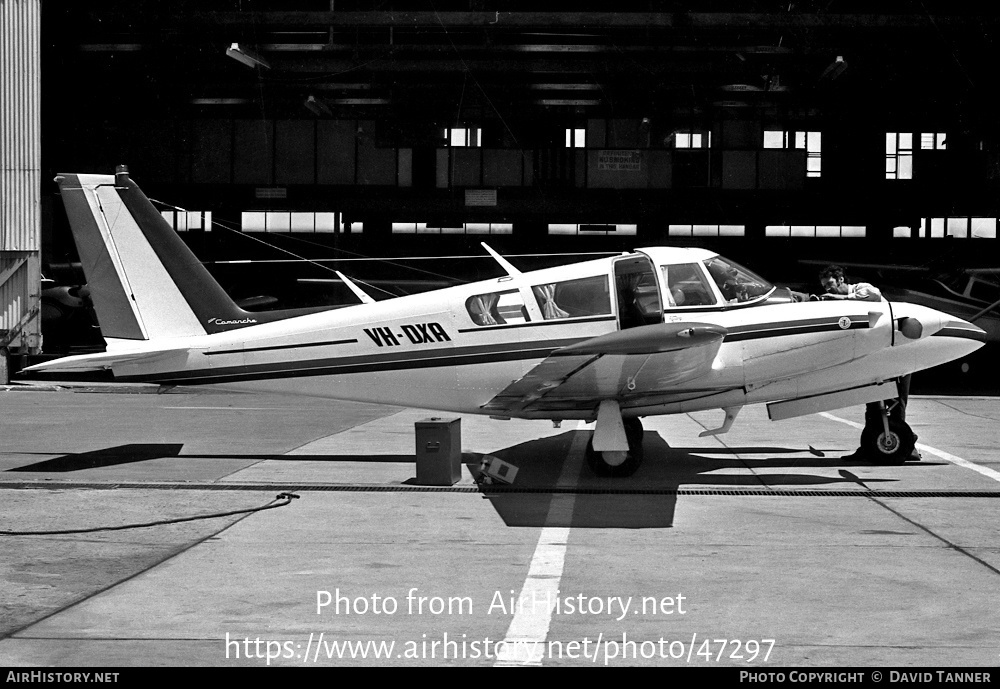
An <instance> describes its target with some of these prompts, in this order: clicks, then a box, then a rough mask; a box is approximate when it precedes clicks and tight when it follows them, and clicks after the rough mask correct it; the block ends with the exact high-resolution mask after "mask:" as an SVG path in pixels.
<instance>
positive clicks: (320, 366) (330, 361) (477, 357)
mask: <svg viewBox="0 0 1000 689" xmlns="http://www.w3.org/2000/svg"><path fill="white" fill-rule="evenodd" d="M800 322H804V323H810V322H815V321H814V320H810V321H800ZM852 327H857V328H867V327H868V320H867V318H866V319H865V320H864V322H863V323H861V322H858V323H853V322H852ZM826 330H840V327H839V325H837V322H836V321H834V322H827V323H826V324H825V325H813V326H809V327H804V328H803V327H795V326H794V325H792V326H787V325H783V326H782V327H780V328H771V329H766V330H753V331H746V332H743V333H737V334H736V335H735V336H733V335H728V336H727V337H726V341H727V342H737V341H743V340H751V339H764V338H769V337H777V336H781V335H799V334H806V333H812V332H823V331H826ZM586 339H589V338H585V337H579V338H568V339H560V340H538V341H535V342H524V343H521V342H518V343H500V344H490V345H470V346H467V347H442V348H438V349H436V350H431V351H427V350H416V351H410V352H386V353H384V354H381V353H380V354H371V355H362V356H351V357H340V358H325V359H315V360H307V361H281V362H268V363H262V364H250V365H243V366H228V367H225V368H215V369H198V370H192V371H179V372H167V373H163V374H150V375H139V376H120V377H119V378H120V379H121V380H132V381H157V382H169V383H186V384H189V385H194V384H205V383H222V382H228V381H247V380H266V379H269V378H279V377H280V378H285V377H307V376H324V375H345V374H350V373H365V372H371V371H400V370H407V369H422V368H434V367H445V366H466V365H470V364H481V363H491V362H499V361H518V360H525V359H544V358H545V357H547V356H550V355H551V354H552V353H553V352H554V351H556V350H557V349H560V348H562V347H565V346H568V345H571V344H575V343H577V342H582V341H584V340H586ZM243 351H247V352H251V351H257V350H232V353H233V354H239V353H241V352H243ZM221 353H222V352H215V354H221Z"/></svg>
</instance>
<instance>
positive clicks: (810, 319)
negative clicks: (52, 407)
mask: <svg viewBox="0 0 1000 689" xmlns="http://www.w3.org/2000/svg"><path fill="white" fill-rule="evenodd" d="M57 181H58V183H59V187H60V191H61V195H62V199H63V202H64V205H65V207H66V210H67V213H68V216H69V219H70V224H71V226H72V230H73V235H74V239H75V241H76V243H77V246H78V249H79V253H80V258H81V261H82V264H83V268H84V271H85V273H86V276H87V279H88V284H89V286H90V290H91V297H92V299H93V302H94V306H95V309H96V312H97V316H98V319H99V321H100V325H101V329H102V332H103V335H104V338H105V340H106V341H107V351H106V352H102V353H95V354H85V355H79V356H70V357H64V358H61V359H56V360H53V361H50V362H47V363H43V364H38V365H36V366H32V367H30V368H29V369H27V370H32V371H48V372H80V371H102V370H110V371H112V372H113V373H114V376H115V378H116V379H118V380H122V381H146V382H154V383H161V384H170V385H201V384H209V385H223V386H229V387H233V388H239V389H247V390H266V391H281V392H286V393H295V394H301V395H312V396H318V397H330V398H337V399H347V400H357V401H362V402H374V403H385V404H394V405H402V406H411V407H417V408H432V409H438V410H442V411H450V412H458V413H473V414H485V415H490V416H493V417H499V418H511V417H517V418H528V419H551V420H553V421H561V420H567V419H583V420H588V421H596V427H595V430H594V433H593V436H592V438H591V441H590V443H589V446H588V450H587V455H588V461H589V463H590V465H591V466H592V467H593V468H594V470H595V471H597V472H598V473H604V474H612V475H615V474H618V475H627V474H629V473H631V472H633V471H634V470H635V469H636V468H637V467H638V466H639V463H640V461H641V458H642V424H641V419H642V418H643V417H646V416H653V415H659V414H676V413H685V412H694V411H699V410H706V409H721V410H722V411H723V413H724V416H723V421H722V422H721V424H720V426H719V428H717V429H713V430H710V431H706V432H705V433H703V435H704V434H714V433H724V432H726V431H728V430H729V428H730V426H731V425H732V423H733V421H734V419H735V418H736V416H737V414H738V412H739V410H740V409H741V408H742V407H743V406H744V405H747V404H755V403H764V404H767V406H768V410H769V413H770V416H771V418H772V419H775V420H777V419H786V418H791V417H796V416H800V415H804V414H809V413H813V412H818V411H823V410H830V409H837V408H841V407H845V406H852V405H856V404H862V403H867V402H876V401H882V400H886V399H891V398H894V397H896V396H897V389H896V381H897V380H898V379H899V378H900V377H902V376H904V375H906V374H909V373H913V372H915V371H919V370H922V369H926V368H929V367H932V366H936V365H938V364H941V363H944V362H947V361H951V360H953V359H956V358H959V357H962V356H964V355H966V354H968V353H970V352H972V351H974V350H976V349H978V348H979V347H981V346H982V343H983V341H984V339H985V333H984V332H983V331H982V330H981V329H979V328H978V327H976V326H974V325H972V324H970V323H967V322H965V321H963V320H960V319H958V318H955V317H953V316H949V315H947V314H945V313H942V312H940V311H937V310H934V309H930V308H927V307H924V306H920V305H915V304H910V303H905V302H894V301H881V302H877V303H875V302H860V301H854V302H852V301H829V302H827V301H824V302H809V301H806V302H794V301H793V300H792V299H790V297H789V294H788V292H787V291H786V290H782V289H781V288H776V287H774V286H773V285H771V284H770V283H769V282H767V281H766V280H764V279H763V278H761V277H759V276H757V275H755V274H754V273H752V272H750V271H749V270H746V269H745V268H742V267H741V266H739V265H738V264H736V263H733V262H732V261H729V260H727V259H725V258H723V257H721V256H719V255H717V254H715V253H712V252H710V251H706V250H703V249H685V248H676V247H652V248H644V249H639V250H637V251H635V252H632V253H627V254H623V255H619V256H611V257H606V258H601V259H597V260H589V261H585V262H581V263H573V264H570V265H564V266H559V267H554V268H546V269H543V270H537V271H531V272H521V271H519V270H518V269H517V268H516V267H514V266H513V265H511V264H510V263H509V262H508V261H506V260H505V259H504V258H502V257H500V256H499V255H496V254H495V253H494V252H492V250H490V252H491V253H492V254H493V255H494V258H495V259H496V260H497V262H498V263H499V265H500V266H501V267H502V268H503V269H504V271H505V273H506V274H505V275H503V276H502V277H499V278H495V279H490V280H484V281H479V282H474V283H469V284H464V285H459V286H455V287H449V288H445V289H440V290H434V291H430V292H424V293H421V294H415V295H409V296H404V297H399V298H395V299H388V300H383V301H378V302H375V301H374V300H372V299H370V298H368V299H366V298H364V297H363V292H360V288H358V292H359V299H361V303H359V304H357V305H353V306H347V307H342V308H333V309H330V308H324V309H319V310H317V309H310V310H296V311H267V312H250V311H245V310H243V309H241V308H239V307H238V306H237V305H236V304H235V303H234V302H233V301H232V300H231V299H230V298H229V297H228V295H227V294H226V293H225V292H224V291H223V290H222V288H221V287H220V286H219V285H218V284H217V283H216V282H215V281H214V280H213V279H212V277H211V276H210V275H209V273H208V271H207V270H206V269H205V268H204V266H203V265H202V264H201V263H200V262H199V261H198V260H197V258H196V257H195V256H194V255H193V254H192V253H191V251H190V250H189V249H188V248H187V247H186V246H185V245H184V243H183V242H182V241H181V240H180V239H179V238H178V237H177V235H176V234H175V233H174V232H173V230H172V229H171V228H170V227H169V226H168V225H167V224H166V222H165V221H164V220H163V218H162V217H161V216H160V214H159V213H158V212H157V211H156V210H155V209H154V207H153V206H152V204H151V203H150V202H149V200H148V199H147V198H146V196H145V195H144V194H143V193H142V191H141V190H140V189H139V187H138V186H137V185H136V184H135V182H133V181H132V180H131V179H130V178H129V176H128V173H127V172H126V171H124V170H119V172H118V173H117V174H116V175H114V176H110V175H87V174H64V175H60V176H59V177H58V178H57ZM487 248H488V247H487ZM911 437H912V434H911V432H910V430H909V428H908V427H906V426H905V424H898V423H897V422H895V421H894V420H893V421H890V420H888V419H885V421H884V429H883V432H882V433H881V434H879V435H878V436H877V437H873V438H872V443H873V444H874V447H873V448H872V449H873V450H875V451H876V452H877V453H880V454H879V456H881V457H884V458H885V460H886V461H903V459H904V458H905V454H907V453H908V452H909V449H910V448H909V447H907V441H906V439H909V438H911ZM911 444H912V441H911Z"/></svg>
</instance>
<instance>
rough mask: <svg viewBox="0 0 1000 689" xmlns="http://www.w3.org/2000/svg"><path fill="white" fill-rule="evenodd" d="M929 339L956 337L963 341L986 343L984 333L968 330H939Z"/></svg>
mask: <svg viewBox="0 0 1000 689" xmlns="http://www.w3.org/2000/svg"><path fill="white" fill-rule="evenodd" d="M931 337H958V338H961V339H963V340H975V341H976V342H986V333H985V332H983V331H982V330H970V329H969V328H949V327H945V328H941V329H940V330H938V331H937V332H936V333H934V334H933V335H932V336H931Z"/></svg>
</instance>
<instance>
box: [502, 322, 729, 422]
mask: <svg viewBox="0 0 1000 689" xmlns="http://www.w3.org/2000/svg"><path fill="white" fill-rule="evenodd" d="M726 334H727V331H726V329H725V328H723V327H721V326H717V325H709V324H705V323H656V324H653V325H645V326H641V327H638V328H630V329H628V330H623V331H618V332H613V333H608V334H606V335H600V336H598V337H594V338H591V339H589V340H584V341H583V342H577V343H576V344H573V345H570V346H568V347H563V348H561V349H557V350H555V351H554V352H552V354H550V355H549V356H548V358H546V359H545V360H544V361H542V362H541V363H539V364H538V365H537V366H535V367H534V368H533V369H531V370H530V371H528V373H526V374H525V375H524V376H522V377H521V378H520V379H518V380H516V381H514V382H513V383H511V384H510V385H508V386H507V387H506V388H505V389H504V390H503V391H501V392H500V393H499V394H498V395H496V396H495V397H494V398H493V399H491V400H490V401H489V402H487V403H486V404H485V405H484V407H483V408H484V409H485V410H487V411H490V412H494V413H495V414H497V415H504V414H512V413H522V412H525V411H531V410H554V409H566V410H573V409H591V408H594V407H595V406H596V405H597V403H598V402H600V400H602V399H618V400H623V401H624V402H625V404H627V402H628V400H629V398H634V399H639V398H648V397H650V396H655V395H660V394H663V393H669V392H670V391H671V387H672V386H675V385H677V384H678V383H682V382H684V381H688V380H692V379H694V378H697V377H699V376H701V375H703V374H705V373H707V372H708V371H709V370H710V369H711V367H712V362H713V361H714V360H715V356H716V354H718V351H719V347H720V346H721V345H722V341H723V339H724V338H725V336H726ZM623 406H625V405H623Z"/></svg>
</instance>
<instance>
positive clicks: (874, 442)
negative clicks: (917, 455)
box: [861, 419, 916, 464]
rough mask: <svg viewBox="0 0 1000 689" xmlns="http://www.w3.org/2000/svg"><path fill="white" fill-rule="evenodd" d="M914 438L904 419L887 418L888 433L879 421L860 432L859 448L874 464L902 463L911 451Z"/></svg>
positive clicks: (914, 441)
mask: <svg viewBox="0 0 1000 689" xmlns="http://www.w3.org/2000/svg"><path fill="white" fill-rule="evenodd" d="M915 444H916V440H915V439H914V437H913V431H912V430H911V429H910V426H909V425H908V424H907V423H906V422H905V421H899V420H897V419H889V433H888V434H887V433H886V432H885V428H884V427H883V425H882V424H881V423H879V424H875V425H873V426H866V427H865V429H864V430H863V431H862V432H861V448H862V449H863V450H864V451H865V455H866V456H867V457H869V458H871V461H873V462H874V463H876V464H902V463H903V462H905V461H906V460H907V458H908V457H909V456H910V454H911V453H912V452H913V446H914V445H915Z"/></svg>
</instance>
